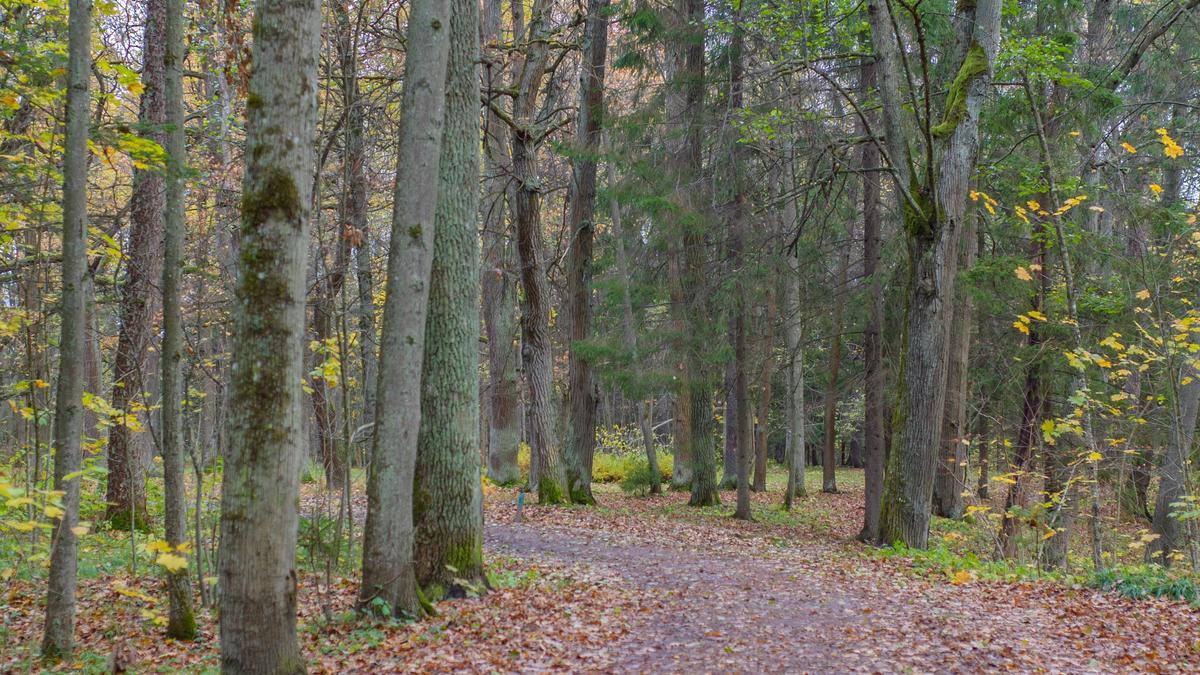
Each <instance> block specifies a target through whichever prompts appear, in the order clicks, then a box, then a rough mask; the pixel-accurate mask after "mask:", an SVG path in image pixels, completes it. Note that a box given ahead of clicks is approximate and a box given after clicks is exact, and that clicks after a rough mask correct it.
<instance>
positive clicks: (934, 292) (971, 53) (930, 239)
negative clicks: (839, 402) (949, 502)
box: [870, 0, 1000, 548]
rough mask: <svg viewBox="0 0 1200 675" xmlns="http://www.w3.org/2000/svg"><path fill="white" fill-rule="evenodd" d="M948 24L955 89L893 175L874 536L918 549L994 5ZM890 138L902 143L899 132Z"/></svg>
mask: <svg viewBox="0 0 1200 675" xmlns="http://www.w3.org/2000/svg"><path fill="white" fill-rule="evenodd" d="M870 8H871V12H870V13H871V26H872V36H873V37H874V39H875V42H876V46H877V48H878V45H879V43H880V42H881V41H891V40H893V36H892V35H891V28H890V25H891V24H890V21H887V19H886V18H885V17H883V16H881V15H880V13H879V11H878V10H879V7H878V3H877V2H876V0H872V3H871V5H870ZM885 22H886V23H885ZM956 23H957V24H958V25H959V26H960V30H959V31H958V32H959V35H958V36H957V38H958V39H957V41H956V44H959V45H962V47H963V48H962V49H961V50H959V51H961V53H960V54H958V61H959V67H958V74H957V75H956V77H955V79H954V83H953V84H952V85H951V89H952V90H953V89H957V90H958V91H957V95H956V94H955V92H953V91H952V92H951V95H949V96H948V97H947V110H946V111H945V113H944V114H943V120H942V122H941V123H939V124H937V125H935V126H932V127H930V128H929V129H928V134H929V136H930V137H928V138H927V139H926V141H927V143H929V144H930V146H929V148H928V151H929V152H928V157H927V165H926V166H925V175H924V177H919V176H916V175H910V176H907V180H902V181H899V182H900V185H901V186H902V187H903V188H905V194H904V195H903V199H904V200H905V207H904V209H903V211H904V225H905V230H906V232H907V243H908V251H909V279H908V297H907V312H906V313H907V317H906V319H905V332H904V338H903V340H904V346H903V347H902V356H901V367H900V383H899V385H900V389H899V392H900V396H899V397H898V401H897V404H898V405H899V406H900V411H899V413H898V418H897V419H898V422H899V426H898V427H897V429H896V434H895V436H894V443H895V447H894V448H893V450H892V453H891V456H890V458H889V464H888V469H889V470H888V471H887V476H886V478H885V480H884V491H883V507H882V510H881V512H880V537H879V539H880V541H882V542H884V543H891V542H894V541H900V542H902V543H903V544H905V545H907V546H911V547H913V548H925V547H926V546H927V545H928V541H929V523H930V518H931V516H930V511H931V506H932V504H931V502H932V497H933V478H934V473H935V471H936V467H937V449H938V445H939V440H940V439H939V436H940V433H941V412H942V409H943V405H944V401H945V386H946V319H947V314H948V313H949V312H950V311H952V306H951V305H948V303H951V302H952V301H953V298H954V276H955V271H956V269H955V268H956V266H957V244H958V237H959V230H960V227H961V225H962V219H963V216H964V213H965V210H966V198H967V187H968V185H969V182H970V179H971V174H972V172H973V170H974V168H975V161H976V158H977V155H978V149H979V112H980V109H981V107H982V105H983V99H984V95H985V93H986V91H987V85H988V82H989V79H990V77H989V75H990V72H991V68H992V62H993V60H994V58H995V54H996V50H997V48H998V46H999V24H1000V6H999V3H998V2H997V1H996V0H984V1H982V2H979V3H977V4H972V5H959V6H958V8H957V9H956ZM967 45H970V46H969V47H967ZM893 47H894V45H893ZM893 56H894V55H893ZM895 66H896V63H895V59H894V58H891V59H886V60H885V61H884V62H881V63H880V67H881V68H883V69H885V70H889V69H890V70H892V71H893V72H892V75H893V77H894V76H895V72H896V71H895V70H894V69H895ZM881 77H882V75H881ZM883 90H884V88H882V87H881V91H883ZM885 93H887V92H885ZM883 108H884V117H886V118H892V122H891V123H888V124H887V125H886V126H887V128H888V136H889V138H888V141H889V143H891V142H892V139H891V138H890V137H891V136H892V132H893V130H895V131H896V132H897V133H899V127H900V124H899V119H898V116H899V110H900V108H899V99H898V98H894V99H891V100H885V101H884V106H883ZM895 140H896V141H897V142H899V141H903V137H898V138H896V139H895ZM889 152H890V151H889ZM890 154H893V157H892V166H893V169H895V167H896V163H897V161H907V160H906V159H905V157H906V156H907V155H901V154H899V153H898V152H897V153H890ZM897 157H899V159H897ZM906 184H907V185H906Z"/></svg>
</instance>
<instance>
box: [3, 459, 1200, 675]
mask: <svg viewBox="0 0 1200 675" xmlns="http://www.w3.org/2000/svg"><path fill="white" fill-rule="evenodd" d="M775 478H777V477H775ZM839 478H840V479H841V483H842V485H843V487H845V488H848V489H847V490H846V491H845V492H843V493H839V494H832V495H827V494H819V493H816V494H812V495H810V496H809V497H807V498H804V499H801V500H799V502H798V504H797V505H796V507H795V508H794V509H793V510H792V511H791V512H784V511H782V510H781V509H780V508H779V506H778V503H779V501H780V494H779V490H778V489H777V488H778V482H779V481H778V480H772V481H771V483H770V487H772V488H775V489H773V490H771V491H770V492H767V493H758V494H755V495H754V506H755V508H754V515H755V522H753V523H745V522H740V521H735V520H733V519H732V518H730V517H729V514H730V513H731V512H732V504H733V499H734V495H733V493H732V492H726V493H723V494H722V500H723V504H722V506H719V507H713V508H704V509H693V508H689V507H688V506H687V505H686V504H687V495H686V494H684V493H678V492H671V493H668V494H666V495H662V496H656V497H633V496H627V495H624V494H622V493H620V492H619V491H617V490H616V489H615V488H613V487H611V486H597V491H596V493H597V494H596V496H597V500H598V505H597V506H596V507H594V508H582V507H571V508H561V507H560V508H543V507H539V506H536V505H528V504H527V505H526V506H525V507H524V509H523V511H522V513H521V517H520V519H519V520H518V517H517V509H516V506H515V502H516V493H515V491H512V490H503V489H489V494H488V496H487V500H486V512H487V513H486V522H487V527H486V534H485V548H486V552H487V559H488V567H489V580H490V583H491V586H492V589H491V591H489V592H487V593H483V594H481V595H480V596H479V597H474V598H468V599H464V600H456V601H447V602H443V603H440V604H439V605H438V611H439V613H438V615H437V616H435V617H432V618H428V619H426V620H424V621H421V622H417V623H400V622H373V621H367V620H362V619H358V618H356V617H354V616H353V614H352V612H350V611H349V610H350V608H351V607H352V604H353V599H354V593H355V590H356V587H355V582H354V576H355V575H354V574H353V572H352V570H351V569H347V570H345V572H343V573H342V574H341V575H339V574H337V573H332V574H329V575H326V574H324V573H320V572H318V571H316V570H311V569H310V571H308V572H307V573H306V574H305V575H304V576H302V580H301V583H302V591H301V596H300V604H301V608H300V632H301V636H302V640H303V644H304V649H305V653H306V656H307V657H308V659H309V667H310V671H312V672H338V673H341V672H362V673H382V672H394V671H413V672H416V671H420V672H447V673H449V672H464V671H469V672H514V671H524V672H547V671H549V672H564V671H583V672H612V671H617V672H685V671H699V672H715V671H743V672H759V671H772V672H779V671H786V672H815V673H824V672H837V673H843V672H885V673H890V672H916V673H924V672H972V673H973V672H982V671H988V672H997V671H1001V672H1003V671H1011V672H1065V673H1093V672H1097V673H1108V672H1122V673H1124V672H1200V611H1197V609H1196V608H1194V607H1192V606H1189V605H1187V604H1185V603H1182V602H1179V601H1170V600H1159V599H1141V600H1134V599H1130V598H1127V597H1125V596H1122V595H1119V594H1116V593H1111V592H1102V591H1098V590H1093V589H1091V588H1088V587H1085V586H1084V585H1082V584H1080V583H1074V582H1071V581H1069V580H1057V581H1056V580H1044V579H1039V580H1024V581H1022V580H1017V577H1013V578H1011V579H1008V580H1004V579H1000V578H996V576H995V575H992V574H989V573H987V572H986V570H985V569H984V568H982V567H979V568H976V567H972V566H965V567H959V568H957V569H956V568H955V567H954V566H953V565H949V566H946V565H940V564H931V563H930V561H929V560H927V559H921V558H919V557H913V556H911V555H906V554H897V553H888V552H881V551H879V550H877V549H873V548H869V547H865V546H863V545H861V544H858V543H857V542H855V541H854V539H853V537H854V534H855V533H856V531H857V527H858V524H859V519H860V518H861V500H862V492H861V487H860V486H861V478H860V477H859V476H858V475H856V474H855V473H854V472H849V471H848V472H845V475H844V476H843V474H842V472H839ZM855 479H857V480H858V482H859V485H857V486H856V485H855ZM812 482H813V481H812V477H811V476H810V485H811V484H812ZM311 488H312V486H306V494H305V498H304V499H305V502H306V503H308V502H310V501H311V500H313V499H317V498H319V497H318V496H316V495H315V494H314V493H313V491H312V489H311ZM357 506H361V505H358V504H356V507H357ZM360 510H361V509H360V508H356V509H355V511H360ZM126 541H127V540H126ZM93 572H94V573H89V572H88V571H87V570H85V571H84V573H83V575H82V576H83V577H84V578H83V580H82V581H81V593H80V606H79V627H78V629H77V634H78V635H79V636H80V642H81V645H80V653H79V656H78V658H77V659H76V660H75V661H74V662H72V663H70V664H65V666H64V669H67V668H70V669H80V670H86V671H93V672H94V671H103V670H104V669H105V666H106V660H107V659H108V657H109V655H110V654H111V653H113V652H114V651H122V652H125V653H127V654H129V655H131V658H132V659H133V660H134V662H135V665H134V670H135V671H136V672H155V671H157V672H179V671H189V672H205V671H207V672H215V670H216V669H217V665H218V656H217V642H216V622H215V617H214V615H213V614H212V612H211V611H209V610H202V611H201V613H200V623H201V629H202V633H201V638H200V639H199V640H197V641H196V642H194V643H191V644H182V643H177V642H174V641H171V640H164V639H161V637H160V631H161V629H160V628H158V627H157V626H156V625H155V622H156V621H160V620H161V615H162V609H163V608H162V607H161V604H160V601H158V600H157V598H158V596H160V595H161V593H160V591H159V589H158V583H159V582H158V581H157V579H156V578H155V577H154V575H153V574H145V573H143V574H142V575H140V576H137V577H129V576H128V575H122V574H119V573H115V572H112V571H111V570H109V571H105V570H104V569H103V568H102V566H101V567H100V568H97V569H96V570H94V571H93ZM42 602H43V598H42V587H41V585H40V582H37V581H35V580H23V579H21V578H20V577H19V576H18V577H14V578H12V579H9V580H8V582H7V583H6V584H5V585H4V586H3V587H0V673H4V672H27V671H32V670H37V669H38V666H37V664H36V661H34V660H33V658H34V656H35V655H36V650H37V644H38V637H39V635H40V629H41V611H42V609H41V607H42ZM133 654H136V656H132V655H133Z"/></svg>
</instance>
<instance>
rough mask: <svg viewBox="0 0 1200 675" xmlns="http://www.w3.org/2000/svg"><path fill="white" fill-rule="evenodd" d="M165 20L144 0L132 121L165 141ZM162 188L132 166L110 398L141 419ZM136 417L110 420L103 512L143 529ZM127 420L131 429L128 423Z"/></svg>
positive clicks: (157, 179)
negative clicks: (137, 107)
mask: <svg viewBox="0 0 1200 675" xmlns="http://www.w3.org/2000/svg"><path fill="white" fill-rule="evenodd" d="M166 19H167V0H146V28H145V32H144V37H143V40H142V86H143V87H144V88H145V89H144V90H143V92H142V99H141V111H140V113H139V116H138V123H139V125H141V126H142V127H143V130H142V133H144V134H145V135H146V137H147V138H149V139H150V140H152V141H154V142H156V143H159V144H160V145H161V144H163V143H164V141H165V137H164V134H163V129H164V128H165V124H166V98H167V97H166V92H165V87H166V81H165V80H166V72H165V70H166V61H165V56H166V54H165V45H166V39H165V38H166ZM165 195H166V191H165V184H164V182H163V174H162V172H161V171H159V170H157V169H155V168H154V167H148V168H144V169H136V170H135V171H134V176H133V195H132V196H131V198H130V200H129V219H130V222H131V224H132V227H131V229H130V233H129V263H128V265H126V267H125V280H124V282H123V284H122V286H121V330H120V333H119V335H118V337H117V354H116V361H115V363H114V364H113V374H114V376H113V389H112V399H111V404H112V406H113V408H115V409H117V410H122V411H124V412H125V414H126V415H128V419H129V420H130V421H136V420H141V419H143V417H144V416H143V415H142V414H140V413H137V412H134V410H135V407H142V406H146V405H147V402H146V401H145V400H144V392H145V390H146V389H147V385H148V384H149V382H150V377H148V375H149V373H147V372H146V368H147V361H148V359H147V355H148V354H149V353H150V352H151V349H150V346H151V337H152V330H151V321H152V320H153V318H154V315H155V314H157V313H158V310H159V307H160V302H161V297H162V296H161V291H160V289H158V288H156V287H155V286H156V284H157V283H158V281H159V280H160V278H161V277H162V264H163V261H162V255H163V251H162V239H163V223H164V217H165V209H166V203H165V201H164V197H165ZM139 426H140V424H138V423H137V422H134V423H132V424H131V423H128V422H127V423H125V424H119V425H116V426H114V427H113V428H112V429H111V430H110V431H109V435H108V487H107V493H106V494H105V501H106V502H107V509H106V511H105V518H106V519H107V520H109V521H110V522H112V523H113V524H114V525H116V526H118V527H122V528H125V527H128V528H136V529H141V528H144V527H145V526H146V525H147V524H146V522H145V521H146V517H147V515H146V491H145V486H144V485H143V483H144V480H145V478H144V474H145V470H144V467H143V463H144V462H146V461H147V460H148V459H149V458H148V457H145V456H144V455H145V454H146V453H147V451H148V448H147V447H146V440H147V439H148V438H149V436H148V434H144V433H135V432H134V431H133V429H136V428H138V427H139ZM131 427H132V428H131Z"/></svg>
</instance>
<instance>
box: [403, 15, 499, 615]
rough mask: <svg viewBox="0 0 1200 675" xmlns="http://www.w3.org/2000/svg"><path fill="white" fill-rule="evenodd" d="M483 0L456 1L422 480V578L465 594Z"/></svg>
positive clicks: (474, 542) (473, 479) (479, 527)
mask: <svg viewBox="0 0 1200 675" xmlns="http://www.w3.org/2000/svg"><path fill="white" fill-rule="evenodd" d="M478 62H479V4H478V3H477V2H475V0H451V2H450V60H449V64H448V68H447V71H446V124H445V131H444V134H445V135H444V139H445V140H444V141H443V142H442V147H441V155H442V158H441V164H440V167H439V172H438V173H439V179H438V204H437V214H436V216H435V220H436V223H437V224H436V226H435V232H434V241H433V267H432V271H431V274H430V284H429V315H428V317H427V319H426V322H425V360H424V365H423V367H422V368H423V372H424V377H423V378H422V383H421V416H422V424H421V433H420V437H419V439H418V442H417V466H416V476H415V480H414V486H413V520H414V523H415V524H416V547H415V563H416V571H417V582H418V583H420V584H421V585H422V586H426V587H431V586H440V587H441V588H443V589H446V591H447V592H448V593H449V594H450V595H460V594H462V593H463V592H464V591H465V590H466V589H464V588H463V587H462V581H466V582H467V583H469V584H477V585H486V583H487V582H486V579H485V578H484V574H483V493H482V490H481V484H480V474H479V465H480V462H479V367H478V365H479V364H478V361H479V297H478V294H479V230H478V227H477V226H476V220H475V219H476V218H477V217H478V203H479V149H480V143H481V138H480V125H479V79H478V78H479V75H478V66H477V64H478Z"/></svg>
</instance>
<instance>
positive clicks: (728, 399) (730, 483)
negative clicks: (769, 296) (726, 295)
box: [720, 324, 738, 490]
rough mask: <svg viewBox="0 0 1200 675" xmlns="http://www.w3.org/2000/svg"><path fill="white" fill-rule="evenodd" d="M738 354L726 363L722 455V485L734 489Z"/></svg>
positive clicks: (736, 480) (724, 487)
mask: <svg viewBox="0 0 1200 675" xmlns="http://www.w3.org/2000/svg"><path fill="white" fill-rule="evenodd" d="M732 331H733V326H732V324H731V325H730V333H729V342H730V344H733V343H734V342H735V341H736V340H737V336H736V335H734V333H733V332H732ZM737 369H738V364H737V356H736V354H735V355H734V357H733V358H732V359H730V361H729V363H728V364H726V365H725V421H724V423H725V448H724V452H723V453H722V455H721V458H722V466H721V485H720V488H721V489H722V490H733V489H736V488H737V484H738V478H737V456H738V455H737V447H738V437H737V415H738V412H737V409H738V400H737V389H736V379H737Z"/></svg>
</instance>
